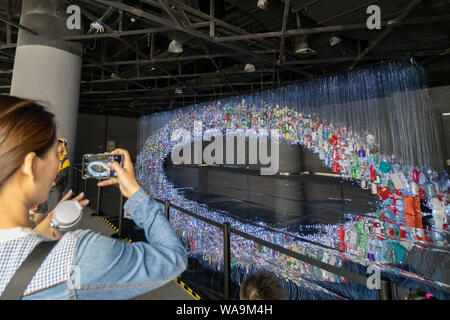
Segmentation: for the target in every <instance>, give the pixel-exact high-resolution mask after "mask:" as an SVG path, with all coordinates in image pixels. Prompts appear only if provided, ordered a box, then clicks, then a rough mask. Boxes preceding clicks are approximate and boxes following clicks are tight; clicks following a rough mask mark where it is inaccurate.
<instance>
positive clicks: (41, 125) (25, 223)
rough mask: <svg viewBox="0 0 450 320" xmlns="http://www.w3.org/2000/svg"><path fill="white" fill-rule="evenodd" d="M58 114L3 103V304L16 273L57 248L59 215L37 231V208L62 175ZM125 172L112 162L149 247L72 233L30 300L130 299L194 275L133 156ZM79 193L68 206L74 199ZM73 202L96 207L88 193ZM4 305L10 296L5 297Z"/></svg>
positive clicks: (8, 100) (2, 99)
mask: <svg viewBox="0 0 450 320" xmlns="http://www.w3.org/2000/svg"><path fill="white" fill-rule="evenodd" d="M53 118H54V115H53V114H51V113H49V112H47V111H45V109H44V108H43V107H42V106H40V105H38V104H37V103H36V102H34V101H31V100H24V99H20V98H16V97H11V96H0V298H2V297H1V296H2V295H3V294H4V291H5V288H7V286H10V285H14V283H12V284H9V282H10V280H11V279H12V278H13V276H14V274H15V273H16V271H17V270H18V269H19V267H20V266H21V264H22V263H23V261H24V260H25V259H26V258H27V256H28V255H29V254H30V252H31V251H32V250H33V249H34V248H35V247H36V246H37V245H38V244H39V243H41V242H44V241H50V240H52V239H51V238H53V237H54V236H53V235H54V232H53V230H52V228H51V227H50V221H51V218H52V215H53V212H50V213H49V215H48V216H47V217H46V218H45V219H44V220H43V221H42V222H41V223H40V224H39V225H37V226H36V228H34V229H33V230H32V229H30V228H29V218H28V214H29V209H30V208H32V207H34V206H36V205H37V204H39V203H42V202H45V201H46V200H47V198H48V195H49V192H50V190H51V188H52V186H53V181H54V178H55V176H56V174H57V172H58V166H59V161H58V160H59V159H58V142H57V139H56V128H55V124H54V121H53ZM113 154H121V155H122V156H123V158H124V165H123V167H120V166H119V164H118V163H112V164H111V167H112V168H113V169H114V170H115V171H116V172H117V178H114V179H111V180H107V181H103V182H102V183H99V186H107V185H111V184H119V187H120V191H121V192H122V194H123V195H124V196H125V197H126V198H128V200H127V202H126V203H125V206H124V212H125V216H126V217H130V218H132V219H133V220H134V222H135V223H136V224H137V225H138V226H139V227H141V228H143V229H144V231H145V235H146V238H147V241H148V242H137V243H124V242H121V241H118V240H114V239H112V238H109V237H106V236H103V235H101V234H98V233H96V232H93V231H91V230H77V231H73V232H67V233H65V234H64V235H63V236H62V238H61V239H60V240H59V241H58V243H57V244H56V245H55V246H54V247H53V249H52V250H51V252H50V253H49V254H48V256H47V257H46V258H45V260H44V261H43V263H42V264H41V265H40V267H39V269H38V270H37V272H36V273H35V274H34V277H33V278H32V280H31V282H30V283H29V284H28V286H27V287H26V290H25V291H24V293H23V295H22V297H21V298H22V299H129V298H132V297H135V296H138V295H140V294H143V293H145V292H148V291H151V290H153V289H156V288H158V287H160V286H162V285H164V284H165V283H167V282H168V281H170V280H172V279H173V278H175V277H176V276H178V275H179V274H180V273H181V272H183V271H184V270H185V268H186V264H187V257H186V251H185V249H184V247H183V244H182V243H181V241H180V240H179V239H178V237H177V236H176V234H175V232H174V231H173V230H172V229H171V227H170V224H169V222H168V221H167V220H166V219H165V217H164V215H163V208H162V205H160V204H158V203H157V202H156V201H154V200H153V199H152V198H151V197H150V196H148V195H147V194H146V193H145V192H144V190H143V189H142V188H141V187H140V185H139V184H138V182H137V181H136V178H135V175H134V168H133V165H132V163H131V160H130V156H129V153H128V152H127V151H126V150H122V149H117V150H114V151H113ZM71 195H72V194H71V192H69V194H67V195H66V196H64V198H63V199H62V200H61V201H65V200H68V199H70V197H71ZM73 200H77V201H79V202H80V204H81V205H82V206H86V205H87V204H88V200H84V199H83V194H80V195H79V196H77V197H76V198H74V199H73ZM3 298H4V297H3Z"/></svg>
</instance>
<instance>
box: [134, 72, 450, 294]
mask: <svg viewBox="0 0 450 320" xmlns="http://www.w3.org/2000/svg"><path fill="white" fill-rule="evenodd" d="M386 69H388V70H391V71H392V72H395V73H396V74H397V75H398V74H400V75H403V76H410V77H411V78H413V79H415V78H414V77H417V75H416V74H415V73H414V72H416V71H415V70H416V69H417V67H416V66H415V65H410V64H406V65H405V64H399V65H395V64H388V65H387V66H386V65H384V66H383V67H382V69H381V71H383V72H388V71H386ZM405 69H406V71H405ZM419 71H420V70H419ZM368 72H369V73H370V77H369V76H366V77H369V78H370V79H372V73H373V74H375V76H376V77H379V78H383V77H385V78H386V77H387V75H384V74H382V73H381V74H380V69H376V68H375V69H371V70H369V71H368ZM417 72H418V71H417ZM353 76H358V73H356V74H352V77H350V76H349V75H346V77H349V79H347V80H348V82H350V81H354V80H355V79H353ZM350 78H351V79H350ZM363 79H365V78H364V77H363ZM389 83H390V82H388V83H387V85H389ZM314 84H315V89H314V90H313V89H312V85H313V84H311V83H307V84H306V85H303V86H305V87H306V89H305V88H303V89H302V90H311V91H313V92H315V93H316V95H317V94H318V92H319V93H322V95H323V96H324V97H325V96H327V97H329V96H330V95H331V94H333V93H336V92H338V90H339V89H338V88H336V87H335V86H333V84H334V85H336V86H337V85H338V84H339V83H338V81H337V80H336V79H334V78H326V79H322V82H320V81H319V80H318V81H316V82H314ZM365 85H366V86H367V85H371V86H373V87H374V88H376V90H380V87H381V84H379V83H377V82H376V83H366V84H365ZM308 88H309V89H308ZM422 88H423V87H422V86H421V85H418V86H417V87H413V86H412V87H405V88H403V89H404V91H406V90H413V89H416V90H419V89H422ZM344 89H345V88H344ZM344 89H343V90H344ZM277 90H278V91H277ZM280 90H281V91H282V92H284V93H286V92H288V90H293V88H292V87H291V88H281V89H276V90H273V91H270V92H262V93H260V95H257V94H255V95H251V96H246V97H236V98H231V99H227V100H222V101H216V102H211V103H208V104H202V105H196V106H191V107H186V108H183V109H179V110H175V111H171V112H167V113H162V114H157V115H152V116H150V117H144V118H142V119H141V123H142V122H145V123H147V124H150V126H151V127H152V132H151V133H150V134H149V135H148V136H147V139H146V141H145V143H144V145H143V147H142V150H141V152H140V154H139V155H138V158H137V163H136V172H137V178H138V180H139V182H140V183H141V185H142V186H143V187H144V189H145V190H146V191H147V192H149V193H150V194H151V195H153V196H154V197H156V198H160V199H168V200H170V201H171V202H172V203H173V204H175V205H177V206H179V207H182V208H184V209H186V210H189V211H191V212H194V213H196V214H198V215H201V216H204V217H207V218H209V219H212V220H215V221H217V222H220V223H224V222H229V223H230V224H231V226H232V227H233V228H235V229H238V230H241V231H242V232H245V233H248V234H251V235H253V236H256V237H258V238H261V239H263V240H266V241H269V242H271V243H274V244H277V245H280V246H283V247H284V248H288V249H290V250H292V251H295V252H298V253H301V254H304V255H307V256H310V257H313V258H315V259H317V260H319V261H322V262H325V263H327V264H330V265H333V266H336V267H343V266H344V264H347V263H350V262H354V263H356V264H358V265H361V266H365V267H367V266H369V265H372V264H376V265H377V266H378V267H379V268H380V269H381V270H383V271H385V272H387V273H389V274H393V275H396V276H401V277H403V278H406V279H409V280H415V281H419V282H420V283H423V284H425V285H428V286H430V287H431V288H434V290H438V291H439V290H440V289H444V291H445V290H447V291H448V289H449V288H450V284H448V283H445V280H442V279H440V278H439V277H437V278H436V276H433V277H432V276H429V275H428V274H426V271H424V270H419V269H420V268H419V269H416V270H408V268H407V267H405V266H403V265H402V263H403V262H404V260H405V259H406V258H405V257H406V256H408V254H409V252H412V250H419V251H420V252H424V253H423V256H424V257H426V256H433V254H435V252H445V253H446V254H448V253H449V252H448V250H449V248H448V239H449V231H448V225H447V223H448V216H449V215H450V205H449V192H450V179H449V176H448V174H447V173H443V172H442V171H441V172H442V173H441V174H440V175H439V174H438V171H435V170H433V169H432V168H433V167H432V165H433V163H435V162H433V161H436V159H427V158H430V153H428V155H427V153H426V152H432V153H433V154H440V153H439V152H440V151H439V148H438V147H436V146H434V145H433V144H436V141H438V140H436V141H432V140H433V139H438V138H436V137H435V135H434V134H435V133H433V132H434V130H435V129H434V123H433V121H432V119H431V118H432V117H431V116H429V115H428V116H426V115H423V117H422V122H421V124H420V125H419V124H417V126H419V127H420V128H419V129H417V128H416V129H415V130H416V131H419V132H420V130H423V131H429V130H430V132H431V133H430V132H428V133H426V134H425V136H423V137H422V138H420V139H419V138H417V136H416V135H415V134H414V135H412V136H411V135H409V133H408V132H409V131H413V130H409V129H406V128H396V129H392V128H390V129H389V131H390V132H391V133H392V136H390V138H392V137H393V136H394V135H395V133H399V134H400V133H401V134H404V135H409V136H402V137H397V138H396V139H394V142H395V143H392V141H391V142H386V141H383V138H386V137H385V135H384V134H383V130H387V129H386V128H385V127H384V126H385V125H386V121H385V120H386V119H385V118H386V117H387V118H389V117H391V116H392V112H394V113H395V108H399V109H402V110H403V111H401V112H400V111H399V112H398V114H397V115H396V116H395V117H394V119H396V120H397V122H395V121H394V120H393V119H391V118H389V119H390V121H391V125H398V126H405V125H407V124H408V123H407V122H406V123H404V122H405V120H407V119H405V118H403V119H401V118H400V117H399V116H400V115H402V116H404V117H409V118H410V117H411V113H414V110H415V111H417V110H420V112H421V113H422V112H423V111H422V108H424V107H423V106H422V104H423V101H427V100H426V97H425V98H423V93H420V99H416V100H414V101H413V100H412V99H411V96H412V95H413V94H412V93H411V92H407V93H404V94H401V93H400V92H393V93H392V95H394V96H395V99H396V100H395V101H396V102H395V103H394V104H395V106H393V107H392V109H393V110H390V111H389V112H388V113H386V114H385V115H384V117H385V118H383V117H381V113H380V111H379V110H378V111H377V105H376V104H375V103H374V102H371V100H370V98H375V97H378V96H375V94H374V95H369V96H367V97H366V99H365V101H366V102H365V103H366V104H367V105H368V106H366V107H365V108H362V107H361V106H359V105H357V104H356V105H355V104H354V103H353V105H352V103H347V106H346V107H342V108H341V106H339V107H336V106H334V108H331V107H332V106H329V107H327V108H323V107H321V106H318V104H317V101H315V102H314V101H313V100H312V98H311V97H308V96H305V97H303V98H304V99H306V100H309V102H310V103H311V104H312V105H316V109H314V108H311V107H309V108H304V109H306V111H305V112H300V111H299V107H298V106H299V105H300V106H304V105H305V103H307V101H306V102H305V101H303V102H302V103H297V104H296V103H295V101H298V99H301V98H302V97H296V98H295V99H294V98H293V94H294V93H295V92H297V93H298V92H302V91H301V90H300V89H298V90H296V91H295V92H292V91H289V92H290V93H289V95H288V94H280ZM389 90H392V89H389ZM367 92H369V91H368V89H366V94H367ZM277 93H278V96H277ZM369 93H370V92H369ZM261 97H263V98H264V99H259V100H258V98H261ZM358 98H359V97H358V96H355V99H358ZM316 99H318V97H316ZM383 99H384V100H387V99H386V98H383ZM424 99H425V100H424ZM341 100H342V99H341ZM341 100H340V101H339V102H342V101H341ZM400 100H402V101H400ZM403 100H405V101H403ZM277 101H278V103H276V102H277ZM361 103H362V102H361ZM427 103H429V102H427ZM288 104H291V105H292V106H296V107H288ZM404 104H409V109H408V110H406V109H404V108H403V105H404ZM415 106H416V107H415ZM339 108H340V109H341V113H339ZM414 108H415V109H414ZM320 110H322V112H323V111H324V110H325V111H327V112H328V114H327V112H325V113H322V112H320ZM350 110H353V112H350ZM368 110H372V113H368V112H369V111H368ZM312 111H315V112H312ZM342 113H345V114H342ZM407 113H408V114H409V116H406V114H407ZM376 116H378V118H375V117H376ZM346 117H347V118H354V119H353V120H352V119H347V118H346ZM414 117H417V115H414ZM362 118H364V119H365V120H364V121H365V122H366V123H369V122H370V121H373V122H375V124H373V123H372V124H371V125H364V121H360V122H363V123H362V124H361V123H359V124H358V125H357V124H355V127H352V126H349V125H348V124H351V123H352V121H356V122H358V121H359V120H361V119H362ZM196 121H201V123H202V124H203V125H204V126H205V127H208V128H207V129H210V128H214V129H218V130H220V131H221V132H223V133H224V132H225V131H226V130H227V129H252V132H253V133H254V134H256V135H258V134H259V132H260V131H262V129H265V130H267V131H268V132H270V134H271V135H278V136H279V137H280V139H283V140H284V141H287V142H289V143H292V144H299V145H301V146H302V147H304V148H307V149H309V150H311V151H313V152H315V153H316V154H317V155H318V157H319V158H320V160H321V161H322V162H323V164H324V166H327V167H330V168H332V170H333V172H335V173H337V174H340V175H341V177H342V178H343V179H348V180H352V181H358V183H359V184H360V186H361V187H362V188H364V189H367V190H368V191H367V192H372V193H373V194H377V195H378V197H379V199H380V204H379V210H377V212H370V213H361V214H359V215H355V214H348V215H347V216H346V217H347V222H346V223H342V224H338V225H326V224H321V225H313V226H302V228H304V230H306V229H308V228H313V229H314V232H307V233H303V232H302V230H299V231H298V232H297V233H295V232H292V231H288V230H287V229H281V228H279V229H277V230H275V229H274V228H272V227H271V226H268V225H266V224H264V223H243V222H242V221H237V220H236V219H233V218H231V217H229V216H227V214H226V212H219V211H214V210H211V209H209V208H207V207H206V206H205V205H203V204H201V203H197V202H195V201H190V200H187V199H185V198H184V197H183V196H182V193H181V192H180V191H179V190H177V189H176V188H175V187H174V186H173V185H172V184H171V183H170V182H169V181H168V179H167V177H166V175H165V170H164V168H163V163H164V160H165V158H166V157H167V156H168V155H169V153H170V152H171V151H172V149H173V147H174V146H175V144H176V143H174V142H172V141H171V140H170V136H171V133H172V132H174V130H176V129H177V128H184V129H186V130H188V131H189V132H194V122H196ZM400 123H402V124H400ZM343 124H347V125H343ZM411 125H413V124H411ZM204 129H205V128H204ZM147 133H148V132H147ZM141 135H144V136H145V135H146V133H145V132H144V131H142V127H141ZM436 135H437V134H436ZM196 138H197V139H198V138H199V137H196ZM194 139H195V138H193V139H192V140H191V141H194ZM200 139H201V137H200ZM386 139H388V138H386ZM427 139H428V140H427ZM397 143H404V144H406V145H411V143H415V144H416V146H419V145H420V146H421V147H423V148H424V149H426V150H422V151H419V150H417V148H415V149H414V150H412V151H411V150H407V149H405V148H403V147H402V145H400V144H397ZM390 148H393V149H394V150H391V149H390ZM384 150H391V151H393V152H389V153H386V152H385V151H384ZM396 151H398V152H396ZM411 161H418V162H420V163H413V162H411ZM436 167H437V168H436V170H439V169H441V168H439V166H438V165H437V166H436ZM421 201H422V207H421ZM424 207H425V208H427V210H428V211H429V213H428V212H423V211H425V209H424V210H423V208H424ZM425 218H426V221H427V223H426V225H424V221H425V220H424V219H425ZM171 223H172V225H173V227H174V228H175V229H176V230H177V232H178V233H179V235H180V237H181V239H182V240H183V242H184V243H185V244H186V247H187V249H188V252H189V255H190V256H192V257H196V258H198V260H200V261H202V262H203V263H204V264H205V265H208V266H209V267H210V268H211V269H213V270H221V268H222V267H223V251H222V250H223V249H222V231H221V230H219V229H218V228H216V227H214V226H211V225H209V224H206V223H204V222H201V221H198V220H197V219H194V218H192V217H190V216H188V215H185V214H183V213H181V212H178V211H176V210H172V211H171ZM231 246H232V247H231V252H232V259H231V261H232V272H233V279H235V280H236V281H237V282H240V281H241V280H242V279H243V278H245V276H246V275H248V274H249V272H250V271H251V270H252V271H255V270H267V271H271V272H273V273H274V274H276V275H278V276H280V277H282V278H284V279H286V281H289V282H290V283H293V284H295V285H296V286H297V287H298V288H307V289H309V290H310V291H311V292H318V293H319V296H320V297H321V298H324V297H325V298H341V294H342V295H345V296H347V297H349V296H350V297H351V296H352V297H353V298H358V297H360V298H361V297H362V298H376V297H375V296H374V293H373V292H368V291H365V292H358V294H357V293H355V292H352V291H351V289H348V288H347V289H346V288H344V286H343V285H342V284H346V282H347V281H346V279H344V278H342V277H339V276H336V275H334V274H332V273H330V272H327V271H324V270H321V269H319V268H317V267H313V266H311V265H309V264H306V263H303V262H301V261H299V260H296V259H293V258H290V257H287V256H285V255H282V254H280V253H279V252H275V251H273V250H271V249H269V248H266V247H263V246H259V245H257V244H255V243H254V242H252V241H249V240H245V239H243V238H242V237H239V236H237V235H234V234H232V235H231ZM443 277H444V278H445V275H443ZM359 289H360V291H364V288H359ZM436 294H437V295H439V294H440V293H439V292H438V293H436Z"/></svg>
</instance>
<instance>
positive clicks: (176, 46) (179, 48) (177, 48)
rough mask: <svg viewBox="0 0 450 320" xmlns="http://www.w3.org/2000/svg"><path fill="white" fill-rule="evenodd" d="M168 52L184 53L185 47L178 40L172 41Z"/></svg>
mask: <svg viewBox="0 0 450 320" xmlns="http://www.w3.org/2000/svg"><path fill="white" fill-rule="evenodd" d="M168 51H169V52H170V53H182V52H183V45H182V44H181V43H179V42H178V41H176V40H172V41H171V42H170V44H169V48H168Z"/></svg>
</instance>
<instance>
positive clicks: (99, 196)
mask: <svg viewBox="0 0 450 320" xmlns="http://www.w3.org/2000/svg"><path fill="white" fill-rule="evenodd" d="M101 201H102V188H101V187H97V216H101V214H100V209H101Z"/></svg>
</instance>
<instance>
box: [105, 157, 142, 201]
mask: <svg viewBox="0 0 450 320" xmlns="http://www.w3.org/2000/svg"><path fill="white" fill-rule="evenodd" d="M111 154H113V155H119V154H120V155H122V156H123V167H121V166H120V165H119V164H118V163H117V162H116V161H115V162H112V163H110V164H109V166H110V167H111V168H113V169H114V171H116V173H117V178H112V179H109V180H105V181H102V182H99V183H98V184H97V186H99V187H106V186H110V185H113V184H118V185H119V187H120V192H122V194H123V196H124V197H126V198H131V196H132V195H133V194H135V193H136V192H137V191H139V189H141V186H140V185H139V183H138V182H137V181H136V176H135V175H134V168H133V163H132V162H131V158H130V154H129V153H128V151H127V150H124V149H116V150H114V151H113V152H111Z"/></svg>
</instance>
